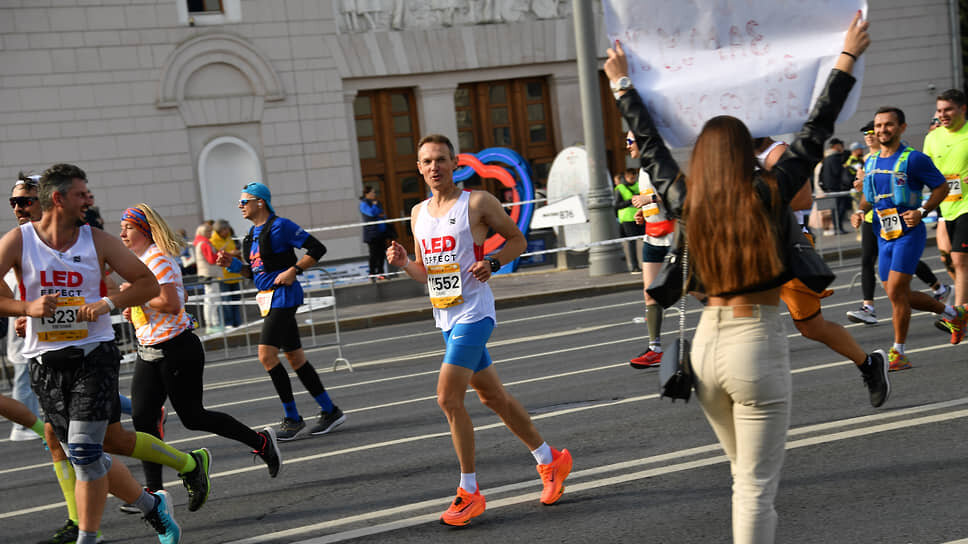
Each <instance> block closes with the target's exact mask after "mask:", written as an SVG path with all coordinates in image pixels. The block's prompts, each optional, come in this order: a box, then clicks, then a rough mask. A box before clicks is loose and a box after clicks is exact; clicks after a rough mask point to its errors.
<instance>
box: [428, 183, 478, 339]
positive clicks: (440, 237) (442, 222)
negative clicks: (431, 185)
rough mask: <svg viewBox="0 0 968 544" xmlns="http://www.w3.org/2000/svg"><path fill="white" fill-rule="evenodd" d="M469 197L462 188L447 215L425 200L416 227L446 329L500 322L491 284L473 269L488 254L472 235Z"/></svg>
mask: <svg viewBox="0 0 968 544" xmlns="http://www.w3.org/2000/svg"><path fill="white" fill-rule="evenodd" d="M469 201H470V192H469V191H462V192H461V194H460V197H459V198H458V199H457V202H456V203H455V204H454V205H453V206H451V208H450V210H448V211H447V214H446V215H444V216H443V217H433V216H431V215H430V212H428V211H427V206H428V204H429V203H430V200H429V199H428V200H425V201H423V203H422V205H421V206H420V212H419V214H418V215H417V222H416V224H415V225H414V227H413V233H414V236H415V237H416V238H417V240H416V242H417V243H418V244H420V252H421V254H422V255H423V264H424V267H425V268H426V269H427V288H428V290H429V291H430V303H431V304H432V305H433V306H434V320H435V321H436V322H437V327H438V328H439V329H441V330H445V331H449V330H450V329H453V328H454V325H456V324H458V323H474V322H476V321H480V320H482V319H484V318H485V317H490V318H491V319H493V320H494V322H495V323H497V318H496V316H495V313H494V295H493V293H491V287H490V286H489V285H487V283H484V282H481V281H479V280H478V279H477V278H475V277H474V276H473V275H472V274H471V272H470V268H471V266H472V265H473V264H474V263H476V262H477V261H479V260H481V259H483V258H484V248H483V247H482V246H478V245H476V244H475V243H474V237H473V235H471V225H470V220H469V218H468V214H467V209H468V202H469Z"/></svg>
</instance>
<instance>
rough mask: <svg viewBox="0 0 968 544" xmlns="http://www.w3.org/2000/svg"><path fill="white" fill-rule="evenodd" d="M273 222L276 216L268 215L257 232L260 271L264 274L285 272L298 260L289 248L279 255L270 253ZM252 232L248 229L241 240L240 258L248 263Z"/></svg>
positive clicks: (253, 229) (251, 228) (252, 228)
mask: <svg viewBox="0 0 968 544" xmlns="http://www.w3.org/2000/svg"><path fill="white" fill-rule="evenodd" d="M275 220H276V216H275V215H270V216H269V219H268V220H267V221H266V223H265V225H263V226H262V231H261V232H259V256H260V257H261V258H262V271H263V272H265V273H269V272H275V271H276V270H285V269H287V268H289V267H291V266H292V265H294V264H296V262H297V261H298V260H299V259H298V258H297V257H296V252H295V251H294V250H293V249H292V248H291V247H290V248H287V249H285V250H283V251H281V252H279V253H273V252H272V242H271V241H270V238H271V230H272V223H273V222H274V221H275ZM253 231H255V227H254V226H253V227H250V228H249V233H248V234H246V235H245V238H244V239H243V240H242V256H243V257H244V258H245V260H246V262H249V253H250V252H251V251H252V232H253ZM250 264H251V263H250Z"/></svg>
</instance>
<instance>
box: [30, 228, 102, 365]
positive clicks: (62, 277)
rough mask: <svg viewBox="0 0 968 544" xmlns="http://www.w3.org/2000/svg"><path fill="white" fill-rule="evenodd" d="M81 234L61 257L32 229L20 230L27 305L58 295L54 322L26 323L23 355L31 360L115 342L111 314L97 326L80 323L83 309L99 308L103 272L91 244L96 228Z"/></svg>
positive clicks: (38, 319) (88, 229)
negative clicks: (95, 305) (87, 306)
mask: <svg viewBox="0 0 968 544" xmlns="http://www.w3.org/2000/svg"><path fill="white" fill-rule="evenodd" d="M79 230H80V232H78V235H77V240H76V241H75V242H74V245H72V246H71V247H70V248H69V249H67V250H66V251H63V252H61V251H55V250H54V249H52V248H51V247H50V246H48V245H47V244H45V243H44V242H43V241H42V240H41V239H40V237H38V236H37V232H36V231H35V230H34V225H33V224H32V223H25V224H23V225H21V226H20V233H21V236H22V237H23V252H22V253H21V257H20V265H21V267H22V268H23V283H24V300H34V299H37V298H39V297H40V296H41V295H52V294H53V295H57V310H56V311H55V312H54V316H53V317H48V318H36V317H31V318H27V335H26V336H25V337H24V348H23V355H24V357H26V358H28V359H29V358H33V357H37V356H39V355H41V354H43V353H46V352H48V351H55V350H58V349H61V348H66V347H71V346H83V345H86V344H93V343H97V342H106V341H111V340H114V329H113V328H111V316H110V315H109V314H104V315H102V316H100V317H99V318H98V319H97V321H94V322H89V321H80V322H78V321H77V320H76V315H77V309H78V308H79V307H80V306H82V305H83V304H86V303H88V302H96V301H98V300H100V299H101V297H102V296H103V295H102V293H101V285H102V284H101V266H100V263H99V262H98V258H97V250H96V249H94V240H93V238H91V227H90V226H88V225H84V226H82V227H80V229H79Z"/></svg>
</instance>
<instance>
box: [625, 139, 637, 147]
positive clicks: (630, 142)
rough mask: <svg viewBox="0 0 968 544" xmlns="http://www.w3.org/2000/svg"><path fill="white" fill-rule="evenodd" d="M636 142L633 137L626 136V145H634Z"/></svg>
mask: <svg viewBox="0 0 968 544" xmlns="http://www.w3.org/2000/svg"><path fill="white" fill-rule="evenodd" d="M634 143H635V140H633V139H632V138H626V139H625V145H626V146H629V145H632V144H634Z"/></svg>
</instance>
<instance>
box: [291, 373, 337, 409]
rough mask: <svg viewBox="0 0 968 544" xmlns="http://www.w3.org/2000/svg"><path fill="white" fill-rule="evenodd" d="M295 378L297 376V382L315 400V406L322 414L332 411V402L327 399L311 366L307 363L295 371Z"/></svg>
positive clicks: (327, 396) (321, 383)
mask: <svg viewBox="0 0 968 544" xmlns="http://www.w3.org/2000/svg"><path fill="white" fill-rule="evenodd" d="M296 376H299V381H301V382H302V384H303V387H305V388H306V391H309V394H310V395H312V396H313V398H314V399H316V404H318V405H319V407H320V408H321V409H322V410H323V411H324V412H329V411H330V410H332V409H333V401H332V400H331V399H330V398H329V395H328V394H327V393H326V389H325V388H324V387H323V382H322V381H320V379H319V374H316V369H315V368H313V365H311V364H309V362H308V361H307V362H306V363H305V364H303V365H302V366H301V367H299V368H298V369H297V370H296Z"/></svg>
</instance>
